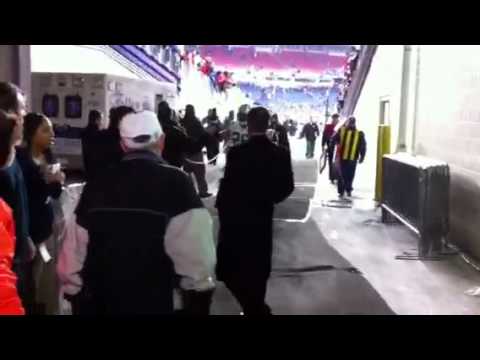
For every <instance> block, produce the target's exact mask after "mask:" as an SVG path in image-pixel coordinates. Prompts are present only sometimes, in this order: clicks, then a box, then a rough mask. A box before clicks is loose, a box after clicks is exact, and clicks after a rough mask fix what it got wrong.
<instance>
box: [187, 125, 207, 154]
mask: <svg viewBox="0 0 480 360" xmlns="http://www.w3.org/2000/svg"><path fill="white" fill-rule="evenodd" d="M180 124H181V125H182V127H183V128H184V129H185V131H186V133H187V136H188V144H187V154H189V155H194V154H197V153H199V152H201V151H202V149H203V148H204V147H206V146H207V145H208V143H209V135H208V133H207V132H206V130H205V129H204V128H203V126H202V123H201V122H200V120H198V118H196V117H190V118H189V117H185V118H183V119H182V120H181V121H180Z"/></svg>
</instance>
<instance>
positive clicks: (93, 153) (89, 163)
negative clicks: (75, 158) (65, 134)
mask: <svg viewBox="0 0 480 360" xmlns="http://www.w3.org/2000/svg"><path fill="white" fill-rule="evenodd" d="M99 134H100V131H95V130H89V129H86V130H84V131H83V133H82V156H83V168H84V170H85V174H86V175H87V177H88V178H90V177H91V176H92V175H93V174H95V173H96V172H98V166H99V164H98V160H97V159H98V156H99V155H98V154H97V153H98V151H99V145H98V143H99V141H98V140H99ZM100 156H101V155H100Z"/></svg>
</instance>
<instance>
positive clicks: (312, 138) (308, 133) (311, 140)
mask: <svg viewBox="0 0 480 360" xmlns="http://www.w3.org/2000/svg"><path fill="white" fill-rule="evenodd" d="M319 135H320V131H319V130H318V126H317V124H316V123H315V122H314V121H313V117H310V122H309V123H307V124H305V125H304V127H303V129H302V133H301V134H300V138H303V137H305V139H306V141H307V152H306V154H305V157H306V158H307V159H311V158H313V157H314V156H315V142H316V141H317V136H319Z"/></svg>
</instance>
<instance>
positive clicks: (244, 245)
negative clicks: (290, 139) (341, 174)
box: [216, 136, 294, 279]
mask: <svg viewBox="0 0 480 360" xmlns="http://www.w3.org/2000/svg"><path fill="white" fill-rule="evenodd" d="M293 190H294V180H293V172H292V164H291V159H290V154H289V152H288V151H287V150H286V149H284V148H281V147H279V146H277V145H275V144H273V143H272V142H271V141H270V140H269V139H268V138H267V137H266V136H254V137H251V138H250V140H249V141H247V142H246V143H243V144H241V145H238V146H236V147H233V148H231V150H230V151H229V152H228V155H227V164H226V168H225V176H224V178H223V179H222V180H221V183H220V188H219V191H218V195H217V202H216V207H217V209H218V213H219V218H220V239H219V245H218V252H217V257H218V265H217V276H218V277H219V279H222V278H224V277H225V276H228V275H229V274H232V273H234V272H236V271H242V272H244V273H245V272H247V273H252V274H255V276H263V277H268V276H269V273H270V268H271V256H272V220H273V208H274V204H277V203H279V202H281V201H283V200H285V199H286V198H287V197H288V196H289V195H290V194H291V193H292V192H293Z"/></svg>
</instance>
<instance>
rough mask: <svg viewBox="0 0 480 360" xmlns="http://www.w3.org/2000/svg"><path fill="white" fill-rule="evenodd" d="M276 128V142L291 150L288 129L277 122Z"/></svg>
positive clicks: (274, 128) (274, 127)
mask: <svg viewBox="0 0 480 360" xmlns="http://www.w3.org/2000/svg"><path fill="white" fill-rule="evenodd" d="M273 130H275V135H274V142H275V143H276V144H278V146H281V147H283V148H285V149H287V150H288V151H290V142H289V141H288V134H287V129H286V128H285V126H283V125H280V124H277V125H274V126H273Z"/></svg>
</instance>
